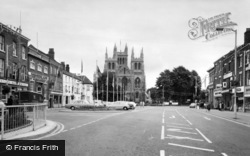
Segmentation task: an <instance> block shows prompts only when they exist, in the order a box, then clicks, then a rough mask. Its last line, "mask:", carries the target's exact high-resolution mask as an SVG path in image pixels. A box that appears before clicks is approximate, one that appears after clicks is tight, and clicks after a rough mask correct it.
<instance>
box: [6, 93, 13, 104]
mask: <svg viewBox="0 0 250 156" xmlns="http://www.w3.org/2000/svg"><path fill="white" fill-rule="evenodd" d="M11 105H13V96H12V95H11V96H10V97H9V99H8V101H7V106H11Z"/></svg>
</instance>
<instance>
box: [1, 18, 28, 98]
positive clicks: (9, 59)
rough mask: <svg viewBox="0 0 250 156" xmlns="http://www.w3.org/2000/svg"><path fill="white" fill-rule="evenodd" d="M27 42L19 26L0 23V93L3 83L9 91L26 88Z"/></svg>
mask: <svg viewBox="0 0 250 156" xmlns="http://www.w3.org/2000/svg"><path fill="white" fill-rule="evenodd" d="M28 42H29V39H28V38H27V37H25V36H23V35H22V34H21V28H17V27H12V26H7V25H4V24H2V23H0V94H1V99H2V100H3V101H5V100H6V96H3V95H2V89H3V86H4V85H8V86H9V87H10V89H11V93H12V92H15V91H17V90H28V76H27V73H28V70H27V66H28V61H27V60H28V59H27V52H28V48H27V47H28Z"/></svg>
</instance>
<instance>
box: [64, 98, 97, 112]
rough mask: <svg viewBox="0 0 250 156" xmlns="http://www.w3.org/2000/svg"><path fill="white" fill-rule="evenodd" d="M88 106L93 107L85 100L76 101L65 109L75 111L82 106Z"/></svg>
mask: <svg viewBox="0 0 250 156" xmlns="http://www.w3.org/2000/svg"><path fill="white" fill-rule="evenodd" d="M88 105H91V104H89V103H87V102H86V101H84V100H76V101H74V102H72V103H70V104H66V105H65V108H69V109H71V110H75V109H79V108H80V107H81V106H88ZM91 106H93V105H91Z"/></svg>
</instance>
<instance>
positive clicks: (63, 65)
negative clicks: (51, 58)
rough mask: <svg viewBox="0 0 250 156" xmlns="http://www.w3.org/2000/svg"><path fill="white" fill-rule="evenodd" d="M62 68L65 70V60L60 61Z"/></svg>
mask: <svg viewBox="0 0 250 156" xmlns="http://www.w3.org/2000/svg"><path fill="white" fill-rule="evenodd" d="M61 65H62V68H63V70H65V62H61Z"/></svg>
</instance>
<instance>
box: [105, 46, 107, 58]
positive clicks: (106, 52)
mask: <svg viewBox="0 0 250 156" xmlns="http://www.w3.org/2000/svg"><path fill="white" fill-rule="evenodd" d="M105 58H106V59H107V58H108V49H107V47H106V54H105Z"/></svg>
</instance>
